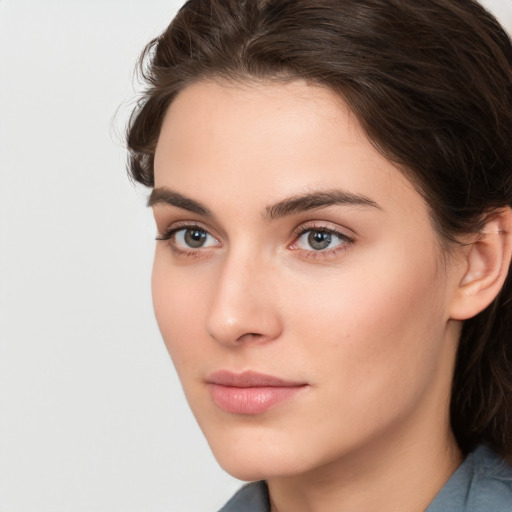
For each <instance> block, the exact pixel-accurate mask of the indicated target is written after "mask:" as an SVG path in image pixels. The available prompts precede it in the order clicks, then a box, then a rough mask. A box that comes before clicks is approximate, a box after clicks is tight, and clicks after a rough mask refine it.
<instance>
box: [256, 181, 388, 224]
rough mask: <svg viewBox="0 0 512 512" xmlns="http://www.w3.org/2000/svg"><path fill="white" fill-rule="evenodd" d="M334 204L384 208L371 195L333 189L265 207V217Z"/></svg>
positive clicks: (282, 215) (298, 196)
mask: <svg viewBox="0 0 512 512" xmlns="http://www.w3.org/2000/svg"><path fill="white" fill-rule="evenodd" d="M333 205H355V206H369V207H371V208H377V209H378V210H382V208H381V207H380V206H379V205H378V204H377V203H376V202H375V201H373V199H370V198H369V197H366V196H362V195H358V194H352V193H351V192H347V191H345V190H339V189H333V190H325V191H317V192H311V193H308V194H302V195H297V196H293V197H289V198H287V199H283V200H282V201H279V202H278V203H276V204H274V205H271V206H267V207H266V208H265V217H266V218H268V219H269V220H274V219H278V218H281V217H285V216H287V215H292V214H294V213H300V212H305V211H308V210H314V209H316V208H326V207H327V206H333Z"/></svg>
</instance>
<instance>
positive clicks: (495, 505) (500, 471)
mask: <svg viewBox="0 0 512 512" xmlns="http://www.w3.org/2000/svg"><path fill="white" fill-rule="evenodd" d="M445 510H451V511H454V512H512V467H511V466H509V465H508V464H507V463H506V462H505V461H504V460H503V459H502V458H501V457H499V456H498V455H496V454H495V453H494V452H493V451H492V450H490V449H489V448H486V447H485V446H480V447H478V448H477V449H476V450H475V451H474V452H473V453H471V454H469V455H468V457H467V458H466V460H465V461H464V462H463V463H462V465H461V466H460V467H459V469H458V470H457V471H456V472H455V473H454V474H453V475H452V477H451V478H450V480H448V482H447V483H446V485H445V486H444V487H443V488H442V489H441V491H440V492H439V494H438V495H437V497H436V498H435V499H434V501H433V502H432V504H431V505H430V506H429V508H428V509H427V511H426V512H441V511H445Z"/></svg>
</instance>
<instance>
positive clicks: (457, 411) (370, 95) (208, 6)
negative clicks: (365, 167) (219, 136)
mask: <svg viewBox="0 0 512 512" xmlns="http://www.w3.org/2000/svg"><path fill="white" fill-rule="evenodd" d="M141 69H142V74H143V77H144V78H145V80H146V81H147V83H148V89H147V90H146V91H145V93H144V94H143V96H142V98H141V100H140V102H139V104H138V106H137V108H136V109H135V111H134V113H133V115H132V118H131V120H130V124H129V127H128V134H127V140H128V148H129V151H130V156H129V171H130V174H131V176H132V177H133V178H134V179H135V180H136V181H138V182H140V183H142V184H144V185H147V186H153V184H154V177H153V158H154V152H155V147H156V143H157V140H158V136H159V132H160V126H161V123H162V120H163V116H164V114H165V112H166V109H167V107H168V106H169V104H170V103H171V102H172V101H173V98H174V97H175V96H176V94H177V93H179V91H180V90H182V89H183V88H185V87H186V86H187V85H188V84H191V83H193V82H197V81H198V80H202V79H205V78H222V79H227V80H232V81H237V80H251V79H267V80H269V79H270V80H293V79H305V80H307V81H308V82H310V83H312V84H319V85H323V86H326V87H329V88H330V89H332V90H334V91H336V92H337V93H338V94H340V95H341V96H342V97H343V98H344V100H345V101H346V102H347V103H348V105H349V106H350V108H351V109H352V111H353V112H354V113H355V115H356V116H357V118H358V119H359V121H360V123H361V125H362V126H363V128H364V130H365V132H366V134H367V135H368V137H369V139H370V140H371V141H372V143H373V144H374V145H375V146H376V147H377V149H378V150H379V151H380V152H381V153H382V154H384V156H386V157H387V158H388V159H390V160H391V161H393V162H395V163H396V164H397V166H398V167H399V168H400V169H401V170H402V171H403V172H404V173H405V174H406V175H407V177H408V178H409V179H410V180H411V181H412V182H413V183H414V184H415V186H416V187H417V189H418V190H419V191H420V193H421V194H422V195H423V197H424V198H425V200H426V201H427V203H428V204H429V205H430V209H431V214H432V218H433V221H434V225H435V227H436V229H437V231H438V232H439V233H440V235H441V238H442V239H443V240H445V241H454V240H456V238H457V235H460V234H462V233H469V232H477V231H478V229H480V228H481V226H482V224H483V222H484V220H485V215H486V214H488V213H489V212H491V211H492V210H494V209H497V208H500V207H504V206H507V205H511V204H512V45H511V42H510V39H509V37H508V36H507V34H506V33H505V32H504V30H503V29H502V28H501V27H500V25H499V24H498V22H497V21H496V20H495V19H494V18H493V17H492V16H491V15H490V14H489V13H488V12H487V11H486V10H485V9H484V8H483V7H482V6H481V5H479V4H478V3H477V2H476V1H473V0H344V1H339V0H190V1H189V2H187V3H186V4H185V5H184V7H183V8H182V9H181V10H180V11H179V13H178V15H177V16H176V18H175V19H174V20H173V21H172V23H171V24H170V26H169V27H168V28H167V29H166V30H165V31H164V32H163V34H162V35H161V36H159V37H158V38H156V39H154V40H153V41H151V42H150V43H149V45H148V46H147V47H146V49H145V51H144V53H143V56H142V59H141ZM511 299H512V282H511V280H510V278H508V279H507V282H506V284H505V286H504V288H503V289H502V291H501V294H500V295H499V297H498V298H497V299H496V300H495V301H494V302H493V303H492V304H491V306H489V307H488V308H487V309H486V310H485V311H484V312H482V313H480V314H479V315H477V316H476V317H474V318H472V319H470V320H467V321H466V322H465V324H464V328H463V333H462V337H461V340H460V347H459V352H458V360H457V364H456V368H455V374H454V381H453V391H452V401H451V420H452V428H453V431H454V433H455V436H456V438H457V441H458V443H459V445H460V447H461V449H462V450H463V452H465V453H467V452H469V451H470V450H471V449H472V448H474V447H475V445H476V444H479V443H486V444H488V445H489V446H491V447H492V448H494V449H495V450H496V451H498V452H499V453H501V454H502V455H505V456H511V455H512V300H511Z"/></svg>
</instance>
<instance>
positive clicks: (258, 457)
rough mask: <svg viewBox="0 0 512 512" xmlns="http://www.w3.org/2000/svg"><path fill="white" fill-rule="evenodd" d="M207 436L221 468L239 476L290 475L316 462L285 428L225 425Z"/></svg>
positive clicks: (266, 477)
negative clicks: (230, 427)
mask: <svg viewBox="0 0 512 512" xmlns="http://www.w3.org/2000/svg"><path fill="white" fill-rule="evenodd" d="M208 434H210V433H208ZM206 437H207V441H208V443H209V445H210V448H211V450H212V452H213V455H214V456H215V458H216V459H217V462H218V463H219V465H220V466H221V467H222V469H224V470H225V471H226V472H227V473H229V474H230V475H231V476H233V477H235V478H238V479H239V480H244V481H256V480H266V479H269V478H276V477H289V476H294V475H298V474H302V473H305V472H307V471H308V470H309V469H311V467H312V466H314V465H315V464H314V461H311V460H309V458H308V454H307V453H305V452H304V450H301V449H300V448H298V446H297V445H294V443H293V441H292V439H290V436H287V435H286V434H285V433H284V432H271V431H269V430H267V429H249V431H248V432H245V433H240V432H233V431H231V432H230V431H229V430H228V429H226V430H225V431H224V432H223V433H222V434H221V435H220V436H215V435H213V436H212V435H207V436H206Z"/></svg>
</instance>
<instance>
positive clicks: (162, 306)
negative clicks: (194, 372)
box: [151, 248, 205, 376]
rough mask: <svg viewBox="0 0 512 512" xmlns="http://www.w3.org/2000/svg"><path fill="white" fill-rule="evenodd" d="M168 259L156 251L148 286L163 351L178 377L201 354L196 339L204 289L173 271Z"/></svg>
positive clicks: (192, 280)
mask: <svg viewBox="0 0 512 512" xmlns="http://www.w3.org/2000/svg"><path fill="white" fill-rule="evenodd" d="M168 260H169V258H168V257H166V255H165V254H164V251H162V250H160V249H159V248H157V251H156V254H155V260H154V263H153V273H152V283H151V288H152V296H153V307H154V310H155V317H156V320H157V323H158V327H159V329H160V332H161V334H162V337H163V340H164V342H165V345H166V347H167V350H168V352H169V354H170V356H171V359H172V361H173V363H174V365H175V366H176V369H177V371H178V374H180V376H181V372H180V368H181V367H186V366H187V365H188V364H189V362H191V361H194V360H195V359H196V358H197V355H196V353H197V354H200V351H201V347H200V345H201V344H200V343H199V341H200V340H199V339H198V336H199V332H200V328H201V327H202V326H203V325H204V323H203V322H202V321H201V319H202V318H204V312H203V309H204V308H205V288H204V287H201V288H200V287H198V286H197V285H198V284H199V283H198V280H197V279H194V276H193V275H189V274H188V273H187V272H183V271H180V269H176V268H173V266H172V265H171V264H170V263H169V261H168ZM192 340H193V343H192V342H191V341H192ZM189 367H190V366H189Z"/></svg>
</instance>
